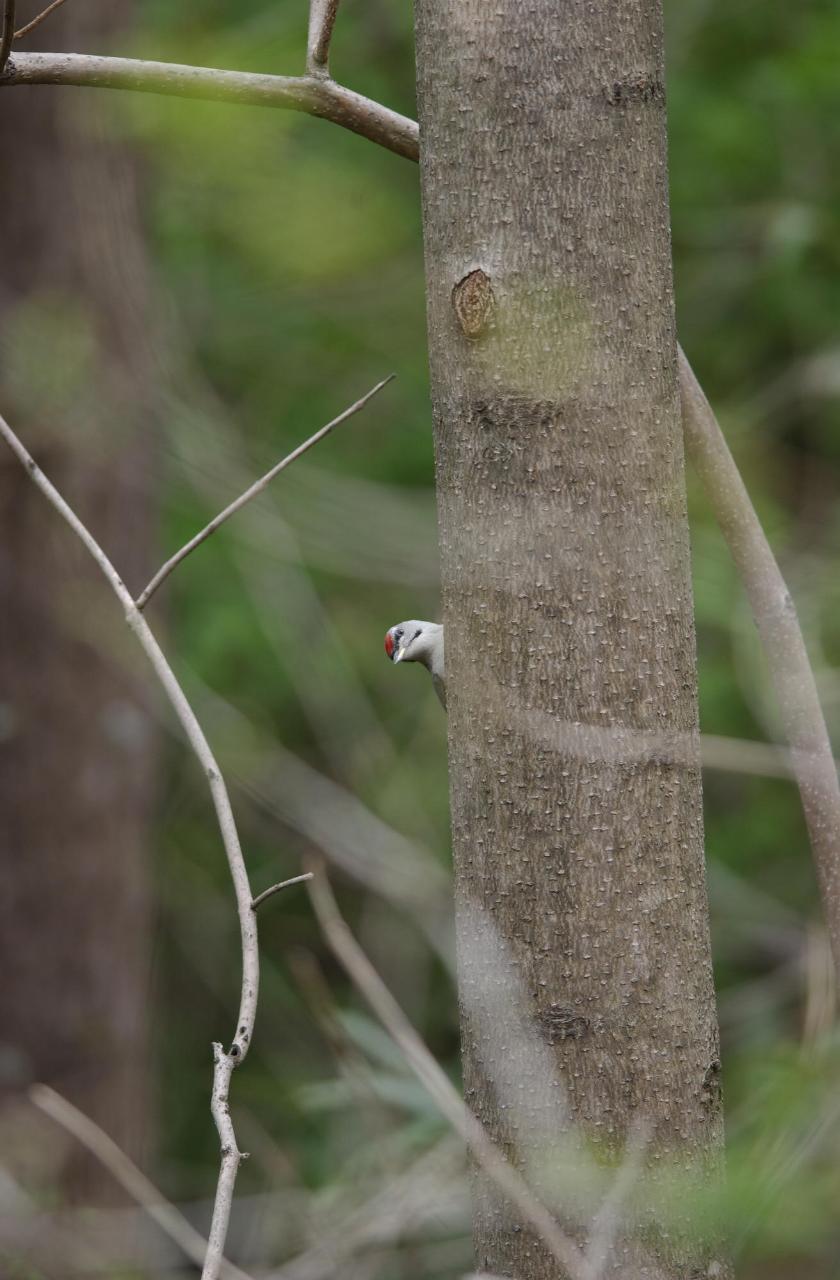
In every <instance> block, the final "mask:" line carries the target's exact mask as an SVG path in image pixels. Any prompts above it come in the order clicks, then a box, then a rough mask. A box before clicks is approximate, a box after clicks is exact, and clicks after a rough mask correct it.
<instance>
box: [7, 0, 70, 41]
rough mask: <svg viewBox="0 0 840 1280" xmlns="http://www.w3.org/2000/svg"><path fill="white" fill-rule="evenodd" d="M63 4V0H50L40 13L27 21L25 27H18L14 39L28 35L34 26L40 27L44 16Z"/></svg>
mask: <svg viewBox="0 0 840 1280" xmlns="http://www.w3.org/2000/svg"><path fill="white" fill-rule="evenodd" d="M63 4H64V0H52V4H48V5H47V7H46V9H42V10H41V12H40V13H36V15H35V17H34V18H33V19H32V21H31V22H27V24H26V26H25V27H20V28H19V30H17V31H16V32H15V39H16V40H20V39H21V38H22V37H23V36H28V35H29V33H30V31H34V30H35V28H36V27H40V25H41V23H42V22H43V21H44V19H45V18H48V17H49V16H50V14H51V13H52V12H53V10H55V9H59V8H60V7H61V6H62V5H63Z"/></svg>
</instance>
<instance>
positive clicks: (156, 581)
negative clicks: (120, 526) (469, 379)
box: [136, 373, 396, 611]
mask: <svg viewBox="0 0 840 1280" xmlns="http://www.w3.org/2000/svg"><path fill="white" fill-rule="evenodd" d="M395 377H396V374H394V373H390V374H389V375H388V377H387V378H383V379H382V381H381V382H378V383H377V384H376V386H375V387H373V388H372V389H371V390H370V391H368V392H367V394H366V395H363V396H362V398H361V400H357V401H356V402H355V404H351V405H350V407H349V409H345V410H344V412H343V413H340V414H339V415H338V417H337V418H333V420H332V422H328V423H327V425H326V426H325V427H321V428H320V430H318V431H316V432H315V434H314V435H312V436H310V437H309V439H308V440H304V442H303V444H299V445H298V447H297V448H296V449H293V450H292V452H291V453H290V454H288V455H287V456H286V457H285V458H283V460H282V461H281V462H278V463H277V464H276V466H273V467H272V468H271V470H270V471H267V472H266V473H265V475H264V476H261V477H260V479H259V480H256V481H255V482H254V483H253V484H252V485H251V486H250V488H248V489H246V490H245V492H244V493H240V495H239V497H238V498H235V499H234V501H233V502H231V503H230V504H229V505H228V506H226V507H225V509H224V511H220V512H219V514H218V515H217V516H214V517H213V519H212V520H211V521H210V523H209V524H207V525H205V526H204V528H203V529H201V530H200V532H198V533H197V534H196V535H195V537H193V538H190V540H189V542H186V543H185V544H184V546H183V547H181V549H180V550H179V551H176V552H175V555H174V556H170V558H169V559H168V560H167V561H166V564H164V565H163V566H162V567H161V568H160V569H158V571H157V573H156V574H155V576H154V577H153V578H152V580H151V582H150V583H149V584H148V586H147V587H146V588H145V589H144V590H143V591H141V592H140V595H139V596H138V597H137V600H136V604H137V608H138V609H139V610H141V611H142V610H143V609H145V607H146V605H147V604H148V603H149V601H150V599H151V598H152V596H153V595H154V593H155V592H156V591H157V589H158V587H159V586H160V584H161V583H162V582H164V581H165V580H166V579H167V578H168V577H169V575H170V573H171V572H172V570H173V569H176V568H177V567H178V565H179V564H180V563H181V561H182V560H185V559H186V558H187V556H188V555H189V554H190V552H191V551H194V550H195V549H196V547H198V546H200V545H201V543H202V542H205V541H206V540H207V538H209V537H210V535H211V533H215V532H216V530H217V529H218V528H219V526H220V525H223V524H224V522H225V521H226V520H229V519H230V517H231V516H232V515H235V514H236V512H237V511H239V510H241V508H242V507H244V506H245V504H246V502H250V501H251V499H252V498H256V496H257V495H258V494H260V493H262V491H263V489H265V488H267V487H268V485H269V484H270V483H271V481H272V480H273V479H274V478H275V476H279V474H280V472H281V471H285V470H286V467H288V466H291V464H292V463H293V462H295V461H296V460H297V459H298V458H299V457H300V456H301V455H302V454H304V453H306V451H307V450H308V449H311V448H312V446H313V445H315V444H318V442H319V441H320V440H323V439H324V437H325V436H328V435H329V434H330V432H331V431H333V430H334V429H335V428H336V427H337V426H339V425H340V424H341V423H342V422H346V421H347V419H348V418H352V417H353V415H354V414H355V413H358V412H359V410H360V409H363V408H364V407H365V405H366V404H367V403H368V401H369V400H372V399H373V397H374V396H375V395H376V394H377V392H379V391H381V390H382V388H383V387H385V386H387V385H388V383H389V382H391V381H392V380H393V379H394V378H395Z"/></svg>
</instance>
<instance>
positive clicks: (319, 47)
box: [306, 0, 339, 76]
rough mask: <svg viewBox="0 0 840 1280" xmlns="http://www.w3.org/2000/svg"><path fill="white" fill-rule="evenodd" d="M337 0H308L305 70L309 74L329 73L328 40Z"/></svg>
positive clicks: (330, 36) (336, 8)
mask: <svg viewBox="0 0 840 1280" xmlns="http://www.w3.org/2000/svg"><path fill="white" fill-rule="evenodd" d="M338 5H339V0H309V35H308V37H307V41H306V70H307V72H308V73H309V75H311V76H326V75H329V61H330V41H331V40H332V33H333V27H334V26H335V15H336V14H337V13H338Z"/></svg>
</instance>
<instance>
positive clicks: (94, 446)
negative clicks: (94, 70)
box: [0, 0, 155, 1265]
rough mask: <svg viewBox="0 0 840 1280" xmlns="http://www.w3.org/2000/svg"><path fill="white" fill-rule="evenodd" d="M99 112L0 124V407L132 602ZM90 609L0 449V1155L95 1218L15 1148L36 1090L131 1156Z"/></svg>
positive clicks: (141, 715)
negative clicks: (39, 1083) (70, 1107)
mask: <svg viewBox="0 0 840 1280" xmlns="http://www.w3.org/2000/svg"><path fill="white" fill-rule="evenodd" d="M130 8H131V6H130V5H129V4H127V3H124V2H123V0H112V3H110V4H108V5H106V6H101V5H99V6H84V5H68V6H66V8H63V9H61V10H60V11H58V12H57V13H56V14H55V16H54V17H52V18H51V19H50V27H49V32H50V43H51V45H53V47H56V46H58V45H62V44H64V45H70V46H71V47H72V46H76V47H78V46H82V47H84V46H86V45H95V44H97V43H99V44H100V45H101V43H102V41H103V38H105V37H107V36H108V34H109V33H111V32H112V31H118V30H121V29H124V28H125V24H126V19H127V17H128V15H129V13H130ZM18 9H19V11H20V9H21V6H18ZM24 16H25V15H24ZM108 109H109V104H108V103H106V102H105V101H104V100H102V99H100V98H97V99H96V100H95V102H92V101H90V100H88V99H86V98H85V97H84V96H80V95H79V94H78V93H73V91H65V90H62V89H54V88H44V89H23V90H20V91H19V93H15V94H14V95H12V94H9V95H7V96H4V98H3V102H2V105H0V117H2V129H0V173H2V175H3V180H2V196H0V243H2V246H3V250H2V264H1V265H0V396H2V403H3V412H4V413H5V414H6V415H7V416H8V417H9V419H10V421H12V422H13V423H14V424H15V426H16V428H17V429H18V430H19V431H20V433H21V435H22V437H23V438H24V439H25V440H26V442H27V444H28V445H29V447H30V448H31V450H32V452H33V453H34V454H35V455H36V457H37V458H38V459H39V461H41V462H42V463H43V465H44V466H45V467H46V469H47V470H48V472H49V474H50V476H51V477H52V478H53V480H54V481H55V482H56V484H57V485H58V486H59V488H60V489H61V490H63V491H64V492H65V493H66V494H67V495H68V498H69V499H70V500H71V501H72V502H73V504H74V505H75V506H76V507H77V509H78V510H79V512H80V514H81V516H82V518H83V519H84V520H86V521H88V522H89V523H90V526H91V528H92V529H93V530H94V531H95V534H96V536H97V537H98V538H100V539H101V540H102V542H103V543H104V545H105V546H106V547H107V548H108V550H109V552H110V553H111V554H112V555H113V557H114V559H115V561H116V562H117V564H118V565H119V566H120V568H121V570H123V571H124V573H125V575H126V578H127V581H128V582H129V584H131V585H133V586H135V587H139V586H140V585H141V584H142V581H143V579H144V577H145V576H146V575H147V573H148V569H149V566H150V565H151V564H152V563H154V556H153V554H152V548H151V545H150V543H151V539H150V514H151V503H150V499H149V494H148V482H149V480H150V479H151V474H150V457H151V455H152V453H153V436H154V430H153V423H152V420H151V415H150V403H151V399H152V397H153V395H154V392H153V390H152V388H153V386H154V379H153V378H152V377H151V376H150V368H151V365H150V356H149V351H148V346H147V344H146V341H145V332H146V325H147V323H148V317H149V305H148V304H149V298H148V276H147V271H146V264H145V261H144V250H143V241H142V236H141V232H140V229H139V223H138V215H137V208H136V192H135V175H134V167H133V163H132V160H131V157H130V155H129V154H128V153H127V152H126V150H125V148H124V147H123V146H122V144H120V143H119V142H117V141H115V140H114V139H113V138H109V137H108V136H107V135H106V130H105V126H104V116H105V113H106V112H107V111H108ZM103 594H104V593H103V591H102V587H101V583H100V581H99V577H98V573H97V570H96V568H95V566H93V565H91V564H90V563H89V562H88V560H87V557H86V556H85V553H84V551H83V550H82V549H81V548H78V547H77V546H76V544H75V540H74V539H73V538H72V537H71V536H69V535H68V534H67V532H66V530H65V529H64V528H63V527H61V525H60V523H59V522H58V520H57V517H56V516H55V515H54V514H53V513H52V512H51V511H50V510H49V509H48V508H47V507H46V505H45V503H44V500H43V497H42V495H41V494H39V493H38V491H37V490H36V489H35V488H34V486H33V485H32V483H31V481H30V479H29V477H28V476H27V475H26V473H25V472H24V471H23V470H22V469H21V467H20V465H19V463H18V462H17V460H16V459H15V458H13V457H12V456H11V454H7V453H6V451H5V450H4V451H3V456H0V835H1V836H2V840H1V841H0V854H1V855H2V862H3V886H4V887H3V893H2V894H0V972H2V973H3V975H4V976H3V981H2V982H0V1147H2V1149H3V1152H4V1161H6V1162H7V1163H9V1164H11V1165H12V1167H13V1169H15V1171H16V1172H18V1173H20V1174H21V1175H22V1176H24V1177H25V1178H27V1179H29V1178H30V1175H31V1177H32V1178H34V1179H35V1181H36V1182H37V1181H39V1180H40V1181H41V1182H43V1184H44V1185H45V1186H49V1187H50V1188H51V1190H52V1191H53V1192H55V1191H58V1192H59V1194H60V1195H62V1196H64V1197H67V1198H70V1199H79V1198H85V1199H94V1200H97V1199H108V1198H111V1197H112V1195H113V1181H112V1179H111V1178H110V1175H108V1174H107V1173H105V1172H104V1171H102V1170H101V1168H100V1167H99V1166H98V1165H97V1164H95V1163H94V1162H93V1161H92V1160H90V1159H89V1158H87V1157H83V1156H80V1155H79V1154H78V1149H77V1148H76V1147H75V1146H74V1145H73V1144H71V1143H68V1142H65V1141H64V1140H62V1138H61V1137H60V1136H59V1135H58V1133H57V1131H56V1130H55V1129H54V1128H53V1127H52V1126H51V1125H47V1124H46V1122H43V1121H40V1122H39V1123H38V1125H37V1128H35V1127H34V1126H35V1124H36V1121H35V1119H31V1121H30V1117H31V1113H30V1112H29V1111H28V1109H27V1107H26V1105H25V1094H23V1093H22V1090H23V1089H24V1087H25V1086H26V1085H27V1084H28V1083H29V1082H30V1081H31V1080H44V1081H47V1082H49V1083H50V1084H52V1085H54V1087H55V1088H56V1089H58V1090H59V1091H61V1092H62V1093H65V1094H66V1095H68V1096H69V1097H70V1098H71V1099H72V1100H73V1101H74V1102H75V1103H76V1104H77V1105H78V1106H80V1107H81V1108H82V1109H83V1110H85V1111H87V1112H88V1113H89V1114H91V1115H92V1116H93V1117H94V1118H95V1119H96V1120H98V1121H99V1123H101V1124H102V1125H104V1127H105V1128H106V1129H107V1131H108V1132H109V1133H110V1134H111V1135H112V1136H113V1137H114V1138H115V1139H116V1141H117V1142H118V1143H120V1145H122V1146H123V1147H124V1148H125V1149H126V1150H127V1151H129V1152H130V1153H131V1154H133V1155H134V1156H135V1157H136V1156H138V1155H139V1154H141V1151H142V1147H143V1142H144V1139H145V1136H146V1132H147V1128H148V1119H149V1115H148V1105H147V1094H148V1057H147V1017H146V1008H147V996H148V980H149V943H150V933H151V928H150V903H149V885H148V873H149V863H148V858H149V823H150V819H151V817H152V814H153V804H154V794H153V777H152V761H153V754H154V748H155V734H154V732H153V731H152V727H151V722H150V719H149V717H148V716H147V714H146V713H145V711H144V708H143V706H142V704H141V703H140V701H139V700H138V694H137V690H136V688H135V686H134V684H133V682H132V680H131V679H130V677H129V675H128V670H129V666H128V664H129V663H131V664H134V663H135V662H136V658H135V657H134V655H133V653H132V652H131V645H132V641H131V638H130V637H126V638H125V639H124V640H123V638H122V634H121V627H120V620H119V617H118V615H116V614H114V613H113V612H112V611H111V609H110V607H109V604H108V601H107V600H103ZM100 615H101V616H100ZM111 622H113V630H109V624H110V623H111ZM30 1123H31V1126H33V1127H30ZM68 1265H69V1264H68Z"/></svg>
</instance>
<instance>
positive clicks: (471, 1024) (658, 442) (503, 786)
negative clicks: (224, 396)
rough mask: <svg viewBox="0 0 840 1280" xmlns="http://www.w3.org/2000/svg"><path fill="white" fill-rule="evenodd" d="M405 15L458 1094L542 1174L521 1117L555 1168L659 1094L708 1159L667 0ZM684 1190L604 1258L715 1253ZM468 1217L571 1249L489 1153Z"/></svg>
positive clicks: (704, 925) (489, 1232)
mask: <svg viewBox="0 0 840 1280" xmlns="http://www.w3.org/2000/svg"><path fill="white" fill-rule="evenodd" d="M417 41H418V45H417V61H418V99H419V110H420V127H421V166H422V182H423V203H424V235H425V251H426V271H427V289H428V312H429V338H430V359H431V372H432V394H433V403H434V412H435V430H436V459H437V484H438V504H439V520H440V536H441V550H442V572H443V593H444V617H445V625H446V644H447V687H448V699H449V747H450V779H451V808H452V828H453V841H454V856H455V865H456V879H457V909H458V952H459V977H460V993H461V1004H462V1041H463V1061H464V1077H465V1088H466V1093H467V1097H468V1100H469V1101H470V1102H471V1103H472V1105H473V1106H474V1107H475V1109H476V1111H477V1112H478V1114H479V1116H480V1117H481V1119H482V1120H483V1121H484V1122H485V1124H486V1125H487V1126H488V1127H489V1128H490V1130H491V1132H492V1133H493V1134H494V1135H495V1136H496V1138H497V1139H498V1140H499V1141H500V1142H502V1143H503V1144H504V1145H505V1147H506V1148H507V1149H508V1150H509V1151H510V1153H511V1156H512V1157H513V1158H516V1159H518V1160H519V1161H520V1162H521V1163H526V1164H527V1163H528V1157H529V1155H530V1157H531V1160H530V1163H531V1165H532V1166H534V1167H533V1168H532V1170H531V1172H532V1176H534V1177H535V1178H536V1180H537V1182H538V1185H539V1186H540V1189H541V1190H542V1191H543V1193H544V1194H545V1195H547V1196H550V1195H551V1194H552V1187H551V1179H550V1177H549V1176H548V1174H547V1172H546V1170H545V1168H543V1170H542V1174H540V1172H539V1167H538V1166H539V1161H536V1162H535V1161H534V1159H533V1151H531V1152H530V1153H529V1152H528V1151H526V1149H525V1148H527V1145H528V1142H527V1139H528V1133H527V1126H528V1125H531V1126H533V1132H537V1133H542V1135H543V1136H544V1138H545V1140H546V1144H547V1150H546V1151H544V1152H543V1154H544V1155H546V1156H547V1157H548V1158H549V1159H552V1158H553V1160H554V1162H555V1164H556V1163H557V1161H558V1160H559V1159H560V1157H561V1155H562V1152H563V1151H567V1152H568V1151H570V1150H571V1147H570V1146H569V1143H568V1138H567V1137H564V1135H567V1134H568V1133H569V1132H570V1131H571V1130H572V1129H574V1130H576V1131H577V1132H578V1133H580V1132H582V1133H583V1134H585V1135H586V1136H587V1137H588V1138H590V1139H593V1140H595V1139H597V1140H598V1141H599V1143H601V1144H606V1145H607V1146H611V1147H617V1146H619V1145H620V1144H621V1143H622V1142H623V1141H624V1139H625V1138H626V1135H627V1133H628V1131H629V1128H630V1126H631V1122H632V1121H633V1120H634V1118H635V1119H641V1118H644V1119H645V1120H646V1121H647V1122H649V1124H650V1126H651V1129H652V1134H653V1137H652V1145H651V1151H652V1152H653V1153H654V1156H655V1160H654V1161H652V1163H656V1164H658V1165H659V1167H660V1168H666V1167H670V1166H669V1161H671V1160H673V1162H674V1166H675V1167H676V1169H678V1170H684V1171H687V1170H689V1169H694V1170H700V1171H702V1170H703V1169H707V1170H708V1169H709V1168H713V1167H714V1166H715V1165H716V1164H717V1161H718V1157H719V1153H720V1150H721V1143H722V1127H721V1111H720V1097H719V1088H718V1083H717V1073H718V1069H719V1063H718V1034H717V1024H716V1014H715V1004H714V992H713V984H712V969H711V961H710V949H709V932H708V910H707V902H706V891H705V879H704V861H703V830H702V811H701V787H700V773H699V767H698V762H697V761H698V756H697V701H696V663H695V640H694V629H693V616H692V596H691V585H690V575H689V553H688V536H687V522H686V512H685V497H684V484H683V459H682V445H681V437H680V427H679V400H678V389H677V366H676V350H675V335H674V314H673V299H672V287H671V263H670V236H669V218H668V197H667V169H666V137H665V91H664V71H663V56H662V31H661V21H660V13H659V6H658V5H649V4H643V3H641V2H640V0H629V2H628V0H622V2H621V3H618V2H617V0H610V2H609V3H606V4H603V5H591V4H589V3H583V0H563V3H560V4H556V3H553V2H552V0H535V2H534V3H532V4H528V5H525V4H522V3H521V2H520V0H500V3H498V4H495V5H490V6H488V5H483V4H478V3H477V2H476V0H436V2H435V3H431V0H417ZM488 938H489V939H490V941H491V943H492V945H493V946H495V954H496V956H497V959H496V960H495V961H493V960H492V958H491V951H490V950H489V949H488V945H487V939H488ZM494 965H495V966H497V968H498V972H495V973H490V974H489V975H488V969H492V968H493V966H494ZM508 967H510V969H512V970H513V971H514V974H515V979H516V981H517V982H518V983H519V990H520V994H519V997H517V998H516V1001H515V1004H516V1008H515V1009H513V1008H508V1010H507V1014H506V1015H505V1017H503V1018H500V1017H498V1016H493V1015H494V1010H495V1014H496V1015H498V1012H499V1005H498V994H496V995H495V996H494V987H495V989H496V992H497V993H498V989H500V986H509V985H510V980H511V973H510V972H509V971H508V972H507V973H504V972H503V970H505V969H507V968H508ZM501 979H504V981H503V982H502V981H501ZM494 1000H495V1004H494ZM517 1020H518V1021H517ZM517 1027H518V1028H519V1031H518V1032H517ZM512 1032H515V1033H516V1034H519V1033H520V1032H521V1033H522V1034H525V1035H529V1034H530V1035H532V1036H533V1037H534V1040H533V1044H532V1045H531V1047H530V1048H529V1049H528V1051H527V1052H524V1053H521V1054H520V1055H519V1056H518V1057H516V1056H515V1063H516V1070H515V1071H513V1072H512V1071H511V1068H510V1055H511V1052H512V1049H511V1033H512ZM545 1046H547V1047H548V1052H546V1047H545ZM546 1070H548V1071H549V1072H551V1073H555V1072H556V1075H557V1076H558V1077H559V1081H560V1087H552V1085H551V1082H550V1081H546V1080H545V1079H544V1078H541V1073H542V1076H544V1074H545V1072H546ZM581 1158H582V1157H581ZM575 1160H577V1157H575ZM679 1198H680V1199H681V1202H682V1206H681V1207H682V1210H683V1211H684V1221H682V1222H680V1223H675V1222H673V1220H671V1221H667V1220H666V1218H665V1216H664V1210H661V1211H660V1210H659V1209H657V1207H656V1204H655V1203H653V1204H652V1205H651V1207H650V1215H651V1219H652V1222H653V1227H652V1228H651V1227H650V1224H649V1227H648V1230H647V1232H646V1243H645V1246H644V1247H645V1253H644V1256H642V1254H641V1252H640V1251H638V1250H637V1252H636V1253H635V1255H634V1254H633V1253H631V1252H628V1249H629V1247H630V1246H629V1245H628V1244H627V1243H625V1245H624V1247H623V1248H622V1249H618V1250H616V1260H615V1262H614V1264H613V1267H614V1269H613V1270H612V1271H611V1272H610V1274H616V1275H617V1274H621V1275H623V1276H625V1277H626V1276H628V1275H631V1274H632V1275H634V1276H636V1275H653V1274H657V1275H661V1274H663V1270H661V1269H660V1270H657V1268H664V1270H665V1273H667V1274H669V1275H672V1276H677V1275H679V1276H686V1275H688V1274H689V1270H688V1269H687V1268H689V1267H692V1268H694V1267H698V1268H699V1269H698V1270H696V1271H695V1270H691V1272H690V1274H692V1275H694V1274H697V1275H701V1274H702V1275H706V1274H714V1273H715V1272H714V1264H712V1263H710V1258H709V1252H708V1251H706V1250H704V1247H703V1246H702V1245H700V1244H693V1243H692V1242H691V1236H692V1231H691V1222H690V1214H691V1207H690V1206H691V1202H692V1197H691V1196H690V1195H688V1194H686V1195H685V1196H684V1197H679ZM657 1217H659V1229H658V1230H657V1229H656V1222H657ZM682 1227H685V1228H687V1231H686V1235H685V1237H684V1238H682V1237H681V1235H680V1230H681V1228H682ZM669 1236H670V1238H669ZM475 1237H476V1245H477V1257H478V1263H479V1265H480V1266H481V1267H486V1268H487V1269H488V1270H490V1271H493V1272H497V1273H500V1274H503V1275H516V1276H519V1277H529V1280H530V1278H533V1277H543V1276H555V1275H557V1274H558V1273H559V1272H558V1268H557V1265H556V1264H555V1263H554V1262H553V1261H552V1260H551V1259H550V1258H549V1257H548V1256H547V1254H546V1252H545V1251H544V1250H543V1249H542V1248H541V1246H540V1245H539V1244H538V1243H537V1242H535V1241H534V1239H533V1238H532V1237H531V1235H530V1233H529V1231H528V1230H527V1229H526V1228H525V1227H522V1228H521V1229H520V1224H519V1223H518V1221H517V1220H516V1217H515V1216H514V1215H513V1212H512V1210H510V1208H509V1206H503V1205H500V1204H499V1203H498V1201H497V1199H496V1197H495V1195H494V1193H493V1191H492V1190H491V1189H490V1188H489V1187H488V1186H487V1185H486V1183H484V1182H482V1181H481V1180H479V1184H478V1194H477V1209H476V1225H475ZM634 1257H635V1260H634ZM710 1265H712V1271H708V1270H707V1268H708V1267H709V1266H710Z"/></svg>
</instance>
